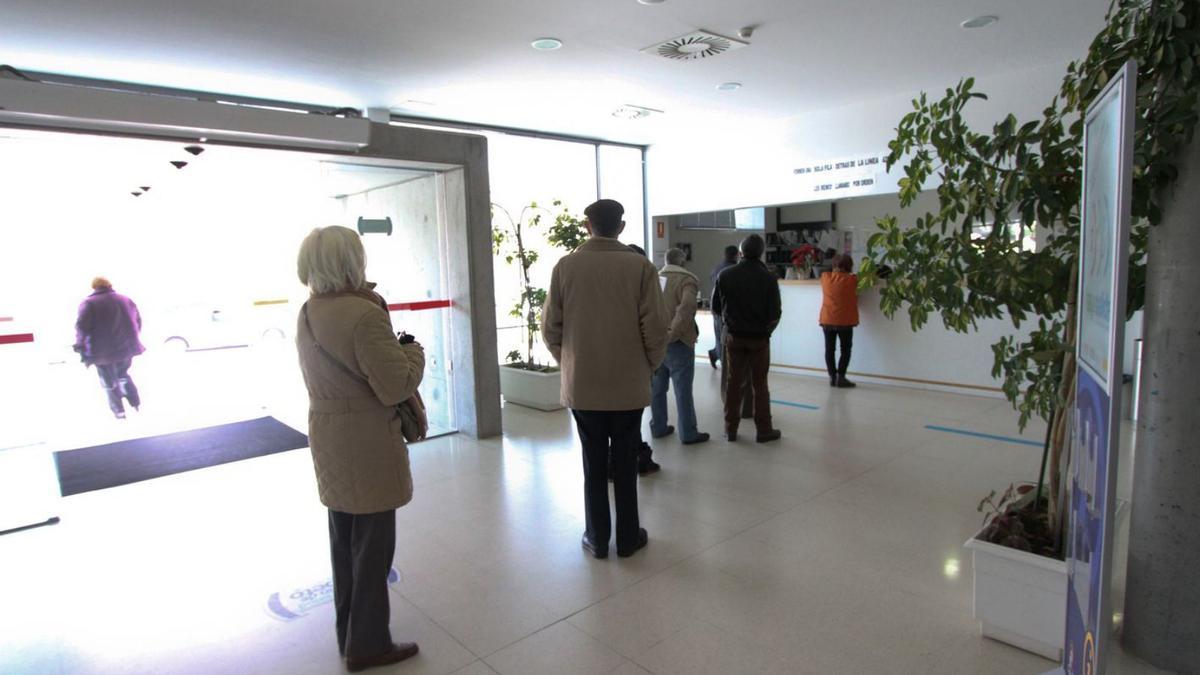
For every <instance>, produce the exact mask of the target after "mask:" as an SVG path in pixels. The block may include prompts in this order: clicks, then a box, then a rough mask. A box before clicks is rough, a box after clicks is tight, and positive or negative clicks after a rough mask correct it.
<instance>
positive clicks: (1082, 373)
mask: <svg viewBox="0 0 1200 675" xmlns="http://www.w3.org/2000/svg"><path fill="white" fill-rule="evenodd" d="M1136 75H1137V67H1136V64H1135V63H1134V62H1132V61H1130V62H1128V63H1126V64H1125V66H1124V67H1123V68H1122V69H1121V70H1120V71H1119V72H1118V74H1117V75H1116V76H1115V77H1114V78H1113V79H1112V81H1110V82H1109V84H1108V86H1106V87H1105V89H1104V91H1103V92H1101V94H1100V96H1098V97H1097V98H1096V100H1095V101H1094V102H1093V103H1092V105H1091V106H1090V107H1089V108H1088V112H1087V116H1086V118H1085V123H1084V134H1083V148H1084V152H1083V217H1082V224H1081V227H1080V242H1079V246H1080V251H1079V298H1078V302H1079V305H1078V307H1079V327H1078V334H1077V345H1078V362H1079V369H1078V371H1077V374H1076V378H1077V379H1076V398H1075V409H1074V411H1073V412H1074V415H1073V423H1072V459H1071V467H1072V468H1071V502H1070V509H1069V517H1070V525H1069V528H1068V530H1067V541H1066V554H1067V573H1068V579H1069V581H1068V589H1067V624H1066V644H1065V645H1064V646H1063V670H1064V671H1066V672H1067V673H1069V674H1070V675H1102V674H1103V673H1104V668H1105V658H1104V656H1105V648H1106V646H1107V643H1108V640H1109V638H1110V633H1111V629H1112V608H1111V598H1110V594H1109V587H1110V583H1109V582H1110V579H1111V575H1112V572H1111V562H1112V542H1113V520H1114V519H1115V513H1114V503H1115V500H1114V498H1113V490H1114V487H1115V484H1116V483H1115V479H1116V469H1117V450H1118V447H1117V446H1118V439H1119V436H1118V429H1119V424H1120V403H1121V402H1120V397H1121V379H1122V373H1123V372H1124V371H1123V368H1122V363H1121V356H1122V354H1123V352H1124V350H1123V349H1122V348H1121V347H1122V345H1123V343H1124V333H1125V296H1126V281H1127V277H1128V260H1129V219H1130V214H1129V208H1130V207H1129V201H1130V193H1131V189H1132V175H1133V162H1132V147H1131V146H1132V143H1133V123H1134V120H1133V110H1134V107H1133V106H1134V98H1135V94H1134V92H1135V91H1136V89H1135V78H1136Z"/></svg>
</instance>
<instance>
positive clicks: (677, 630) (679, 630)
mask: <svg viewBox="0 0 1200 675" xmlns="http://www.w3.org/2000/svg"><path fill="white" fill-rule="evenodd" d="M572 616H574V615H572ZM567 621H568V622H570V623H571V625H572V626H574V627H575V628H576V629H578V630H580V631H582V632H584V633H586V634H587V635H589V636H591V638H592V639H593V640H596V641H598V642H602V643H604V645H606V646H607V647H608V648H609V649H612V650H613V651H615V652H617V653H618V654H621V658H623V659H625V660H626V661H629V662H631V663H634V664H635V665H637V666H638V667H639V668H643V669H646V670H650V672H652V673H653V672H654V671H653V670H651V669H649V668H646V666H645V665H644V664H642V663H641V662H640V661H638V660H637V659H638V657H641V656H645V655H646V654H647V653H649V652H650V650H652V649H654V648H655V647H657V646H659V645H660V644H662V643H664V642H666V641H667V640H670V639H671V638H673V637H675V636H676V635H679V634H680V633H682V632H683V629H682V628H675V627H672V628H671V631H670V634H668V635H666V636H665V637H663V638H661V639H659V640H655V641H654V643H652V644H651V645H650V646H649V647H647V648H646V649H644V650H642V651H641V652H640V653H639V654H637V655H633V656H627V655H625V654H623V653H621V652H620V651H617V648H616V647H614V646H612V645H610V644H608V643H607V642H605V641H604V640H603V639H602V638H601V637H600V636H599V635H593V634H592V632H591V631H589V630H588V629H587V628H584V627H583V626H579V625H576V624H575V623H574V622H571V621H570V617H568V619H567Z"/></svg>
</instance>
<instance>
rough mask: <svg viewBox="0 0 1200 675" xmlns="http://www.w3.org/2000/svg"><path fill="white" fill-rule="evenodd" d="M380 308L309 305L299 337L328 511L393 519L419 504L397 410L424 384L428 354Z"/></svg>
mask: <svg viewBox="0 0 1200 675" xmlns="http://www.w3.org/2000/svg"><path fill="white" fill-rule="evenodd" d="M381 302H382V300H381V299H380V298H379V296H377V295H375V294H373V293H369V292H359V293H354V292H350V293H332V294H325V295H315V296H313V297H312V298H310V299H309V301H308V303H306V305H305V306H306V307H307V308H308V325H306V322H305V320H304V312H303V311H302V312H301V314H300V317H299V321H298V325H297V329H296V348H297V351H298V352H299V355H300V370H301V372H302V373H303V374H304V383H305V385H306V386H307V387H308V396H309V413H308V441H309V447H310V448H311V450H312V458H313V465H314V468H315V469H316V472H317V488H318V491H319V493H320V497H321V502H322V503H323V504H325V506H327V507H329V508H331V509H333V510H335V511H341V512H343V513H354V514H363V513H377V512H380V511H388V510H391V509H395V508H398V507H400V506H403V505H405V504H407V503H408V502H409V501H410V500H411V499H412V492H413V487H412V473H411V472H410V470H409V464H408V446H407V445H405V443H404V437H403V436H402V435H401V433H400V418H399V416H398V415H397V413H396V404H397V403H399V402H401V401H403V400H405V399H407V398H408V397H410V396H412V394H413V392H415V391H416V390H417V385H419V384H420V383H421V376H422V375H423V373H424V371H425V353H424V351H423V350H422V348H421V346H420V345H418V344H416V343H413V344H408V345H401V344H400V342H399V341H398V340H397V339H396V335H395V333H394V332H393V331H392V322H391V319H390V318H389V317H388V313H387V311H386V310H385V309H384V308H383V307H382V306H380V303H381ZM309 325H311V327H312V332H309V327H308V326H309ZM314 333H315V340H314ZM316 342H319V343H320V345H321V347H323V348H324V349H325V351H326V352H328V353H329V354H330V355H332V356H333V357H334V358H336V359H337V360H338V361H340V362H341V363H342V364H344V365H345V366H346V367H347V368H349V370H350V371H351V372H352V373H353V375H351V374H350V373H348V372H346V371H344V370H343V369H341V368H339V367H338V366H337V365H336V364H334V363H333V362H331V360H330V359H329V358H328V356H327V355H326V354H324V353H322V352H321V351H320V350H319V349H317V346H316Z"/></svg>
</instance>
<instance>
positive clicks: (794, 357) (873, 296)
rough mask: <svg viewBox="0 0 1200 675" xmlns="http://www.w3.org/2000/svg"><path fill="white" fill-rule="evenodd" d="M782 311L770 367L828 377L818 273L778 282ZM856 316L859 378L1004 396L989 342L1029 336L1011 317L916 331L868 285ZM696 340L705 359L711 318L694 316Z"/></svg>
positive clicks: (854, 363)
mask: <svg viewBox="0 0 1200 675" xmlns="http://www.w3.org/2000/svg"><path fill="white" fill-rule="evenodd" d="M779 291H780V295H781V297H782V300H783V317H782V319H781V320H780V323H779V328H778V329H777V330H776V331H775V335H774V337H772V339H771V366H772V369H774V370H777V371H781V372H791V373H794V374H804V375H814V376H819V377H826V370H825V337H824V334H823V332H822V331H821V327H820V326H819V325H818V324H817V317H818V315H819V314H820V311H821V283H820V282H819V281H817V280H801V281H781V282H779ZM858 307H859V316H860V323H859V326H858V328H856V329H855V330H854V349H853V353H852V356H851V360H850V370H849V373H848V374H849V375H850V377H851V378H853V379H856V380H859V381H863V382H875V383H878V384H895V385H902V386H911V387H920V388H926V389H937V390H943V391H956V392H960V393H973V394H978V395H984V396H997V397H999V396H1002V393H1001V391H1000V382H999V381H997V380H995V379H993V378H992V349H991V345H992V344H993V343H995V342H996V341H997V340H999V339H1000V338H1001V337H1002V336H1004V335H1013V334H1018V335H1021V336H1026V335H1028V329H1024V330H1021V331H1014V330H1013V326H1012V323H1011V322H1009V321H1002V320H988V321H981V322H980V323H979V326H978V330H975V331H972V332H970V333H956V332H954V331H951V330H949V329H947V328H945V327H943V326H942V322H941V318H940V317H938V316H936V315H935V316H932V317H931V318H930V321H929V322H928V323H926V324H925V326H924V327H923V328H921V330H919V331H916V332H913V330H912V325H911V324H910V323H909V319H908V313H907V311H906V310H904V309H902V310H901V311H899V312H897V313H896V316H895V318H894V319H888V318H887V317H885V316H884V315H883V313H882V312H880V311H879V295H878V293H876V292H875V291H866V292H863V293H861V294H860V295H859V299H858ZM696 321H697V324H698V325H699V326H700V342H699V343H698V344H697V345H696V355H697V356H698V357H700V358H702V359H706V358H707V357H706V352H707V350H708V349H709V348H711V347H712V345H713V332H712V317H711V315H710V314H708V313H707V312H702V313H701V314H699V315H697V317H696Z"/></svg>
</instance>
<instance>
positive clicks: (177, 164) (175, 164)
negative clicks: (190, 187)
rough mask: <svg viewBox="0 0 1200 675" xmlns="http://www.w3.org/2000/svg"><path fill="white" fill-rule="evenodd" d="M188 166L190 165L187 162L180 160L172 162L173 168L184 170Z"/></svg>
mask: <svg viewBox="0 0 1200 675" xmlns="http://www.w3.org/2000/svg"><path fill="white" fill-rule="evenodd" d="M187 165H188V163H187V162H182V161H179V160H174V161H172V162H171V166H173V167H175V168H176V169H182V168H183V167H185V166H187Z"/></svg>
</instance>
